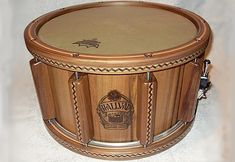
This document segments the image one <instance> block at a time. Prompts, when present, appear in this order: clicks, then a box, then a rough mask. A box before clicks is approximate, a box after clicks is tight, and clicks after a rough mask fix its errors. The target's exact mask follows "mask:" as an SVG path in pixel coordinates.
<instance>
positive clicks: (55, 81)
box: [48, 66, 76, 133]
mask: <svg viewBox="0 0 235 162" xmlns="http://www.w3.org/2000/svg"><path fill="white" fill-rule="evenodd" d="M48 71H49V76H50V82H51V90H52V93H53V98H54V102H55V107H56V120H57V121H58V123H59V124H60V125H62V126H63V127H64V128H65V129H67V130H69V131H70V132H72V133H76V126H75V120H74V113H73V106H72V101H71V97H70V88H69V83H68V82H69V78H70V77H71V75H72V74H73V73H72V72H70V71H66V70H62V69H58V68H54V67H52V66H48Z"/></svg>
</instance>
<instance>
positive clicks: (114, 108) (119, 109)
mask: <svg viewBox="0 0 235 162" xmlns="http://www.w3.org/2000/svg"><path fill="white" fill-rule="evenodd" d="M97 113H98V115H99V117H100V122H101V124H102V125H103V126H104V128H105V129H127V128H128V126H129V125H130V124H131V122H132V116H133V113H134V108H133V104H132V102H131V101H130V99H128V98H127V97H126V96H124V95H122V94H121V93H120V92H118V91H117V90H112V91H110V92H109V93H108V94H107V95H106V96H104V97H103V98H101V100H100V101H99V104H98V107H97Z"/></svg>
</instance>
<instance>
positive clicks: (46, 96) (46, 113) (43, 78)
mask: <svg viewBox="0 0 235 162" xmlns="http://www.w3.org/2000/svg"><path fill="white" fill-rule="evenodd" d="M30 66H31V71H32V75H33V80H34V84H35V88H36V92H37V96H38V101H39V104H40V108H41V113H42V118H43V119H45V120H48V119H53V118H55V102H54V99H53V94H52V91H51V83H50V78H49V77H50V76H49V74H48V66H47V65H45V64H43V63H41V62H37V61H35V59H32V60H31V61H30Z"/></svg>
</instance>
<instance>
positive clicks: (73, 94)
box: [71, 82, 84, 142]
mask: <svg viewBox="0 0 235 162" xmlns="http://www.w3.org/2000/svg"><path fill="white" fill-rule="evenodd" d="M71 85H72V86H71V87H72V99H73V107H74V112H75V113H74V114H75V119H76V125H77V137H78V140H79V141H81V142H84V141H83V138H82V130H81V124H80V119H79V118H80V117H79V112H78V101H77V95H76V85H75V83H74V82H72V83H71Z"/></svg>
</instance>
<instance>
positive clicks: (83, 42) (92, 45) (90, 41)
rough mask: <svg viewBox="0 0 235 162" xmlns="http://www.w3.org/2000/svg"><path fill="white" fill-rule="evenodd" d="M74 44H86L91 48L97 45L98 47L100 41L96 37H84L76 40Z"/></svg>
mask: <svg viewBox="0 0 235 162" xmlns="http://www.w3.org/2000/svg"><path fill="white" fill-rule="evenodd" d="M73 44H77V45H78V46H85V47H87V48H90V47H95V48H98V47H99V45H100V42H98V41H97V39H96V38H94V39H91V40H89V39H83V40H81V41H77V42H74V43H73Z"/></svg>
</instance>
